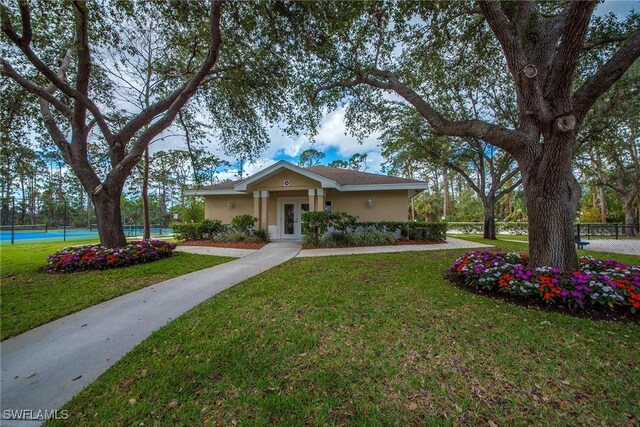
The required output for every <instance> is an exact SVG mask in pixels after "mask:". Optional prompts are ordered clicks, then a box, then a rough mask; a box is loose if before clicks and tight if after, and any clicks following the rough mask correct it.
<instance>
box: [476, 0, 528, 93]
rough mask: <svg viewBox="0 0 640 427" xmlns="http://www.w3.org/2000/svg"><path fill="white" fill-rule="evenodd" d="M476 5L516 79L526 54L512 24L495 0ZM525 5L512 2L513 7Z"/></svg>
mask: <svg viewBox="0 0 640 427" xmlns="http://www.w3.org/2000/svg"><path fill="white" fill-rule="evenodd" d="M478 5H479V6H480V10H482V13H483V14H484V17H485V19H486V20H487V23H488V24H489V27H490V28H491V31H493V33H494V34H495V36H496V38H497V39H498V42H499V43H500V46H502V50H503V52H504V56H505V58H506V60H507V65H508V67H509V70H510V71H511V74H512V75H513V78H514V79H515V80H516V81H517V80H518V74H519V73H520V70H521V69H522V67H523V66H524V65H525V64H526V55H525V53H524V51H523V49H522V46H521V45H520V43H519V40H518V37H517V34H516V32H515V29H514V27H513V25H512V24H511V22H510V21H509V18H508V17H507V15H506V14H505V13H504V11H503V10H502V7H501V6H500V4H499V3H498V2H497V1H494V0H482V1H479V2H478ZM525 6H527V5H526V4H517V3H514V4H513V7H525Z"/></svg>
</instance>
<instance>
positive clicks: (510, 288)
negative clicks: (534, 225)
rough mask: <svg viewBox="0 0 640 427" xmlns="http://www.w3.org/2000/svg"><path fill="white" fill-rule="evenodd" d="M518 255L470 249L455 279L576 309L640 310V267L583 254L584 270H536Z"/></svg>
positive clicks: (459, 263)
mask: <svg viewBox="0 0 640 427" xmlns="http://www.w3.org/2000/svg"><path fill="white" fill-rule="evenodd" d="M527 263H528V257H527V255H526V254H518V253H495V252H480V251H477V252H468V253H466V254H464V255H462V256H461V257H460V258H458V259H457V260H456V261H455V262H454V263H453V264H452V265H451V267H449V270H448V273H449V277H450V278H451V279H453V280H456V279H457V280H456V281H457V282H459V283H462V284H464V285H466V286H471V287H474V288H477V289H484V290H489V291H499V292H502V293H505V294H508V295H512V296H516V297H523V298H527V299H533V300H538V301H540V300H542V301H544V302H546V303H549V304H558V305H560V304H565V305H567V306H568V307H570V308H572V309H586V308H598V307H614V308H624V309H625V310H626V309H627V308H628V309H630V311H631V312H632V313H636V312H637V311H638V310H640V266H629V265H626V264H622V263H619V262H617V261H614V260H606V261H603V260H598V259H594V258H592V257H582V258H581V259H580V267H579V270H578V271H572V272H561V271H560V270H558V269H557V268H553V267H541V268H536V269H530V268H528V267H527Z"/></svg>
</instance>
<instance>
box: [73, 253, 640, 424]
mask: <svg viewBox="0 0 640 427" xmlns="http://www.w3.org/2000/svg"><path fill="white" fill-rule="evenodd" d="M507 243H509V242H507ZM514 245H519V247H518V248H515V247H513V248H512V249H523V248H522V245H521V244H518V243H514ZM504 246H505V247H506V246H509V247H511V245H510V244H505V245H504ZM460 253H462V251H437V252H405V253H396V254H376V255H359V256H346V257H331V258H305V259H294V260H292V261H289V262H287V263H286V264H283V265H281V266H279V267H276V268H274V269H272V270H270V271H268V272H266V273H264V274H261V275H259V276H256V277H254V278H252V279H250V280H247V281H245V282H243V283H241V284H239V285H237V286H235V287H233V288H231V289H229V290H227V291H225V292H223V293H221V294H219V295H218V296H216V297H214V298H212V299H210V300H208V301H206V302H205V303H203V304H201V305H200V306H198V307H196V308H195V309H193V310H191V311H190V312H188V313H187V314H185V315H184V316H182V317H180V318H179V319H177V320H176V321H174V322H172V323H171V324H169V325H167V326H166V327H164V328H162V329H161V330H159V331H157V332H156V333H154V334H153V335H152V336H151V337H150V338H149V339H147V340H146V341H144V342H143V343H142V344H141V345H139V346H138V347H136V348H135V349H134V350H133V351H132V352H131V353H130V354H128V355H127V356H126V357H124V358H123V359H122V360H121V361H119V362H118V363H117V364H116V365H115V366H114V367H112V368H111V369H110V370H109V371H108V372H106V373H105V374H104V375H103V376H101V377H100V378H99V379H98V380H97V381H96V382H95V383H94V384H93V385H91V386H90V387H89V388H87V389H86V390H84V391H83V392H81V393H80V394H79V395H78V396H76V397H75V398H74V399H73V400H72V401H71V402H70V403H69V404H68V405H67V406H66V408H65V409H69V410H70V411H71V412H70V413H71V419H70V420H69V421H67V422H68V423H72V424H74V425H76V424H78V425H83V424H91V425H156V424H158V425H169V424H172V425H200V424H207V425H231V424H236V423H237V424H238V425H273V424H279V425H327V424H329V425H334V424H346V425H354V426H361V425H371V426H375V425H413V424H419V425H435V424H437V425H442V424H445V425H447V424H449V425H455V424H465V425H480V424H484V425H486V424H488V422H489V421H492V422H493V423H496V424H498V425H504V424H514V425H595V424H602V425H633V424H634V423H638V421H639V420H640V406H638V390H640V362H639V361H638V348H640V328H639V327H638V326H637V325H633V324H621V323H605V322H596V321H591V320H587V319H580V318H573V317H569V316H565V315H561V314H558V313H551V312H544V311H535V310H530V309H526V308H523V307H517V306H512V305H509V304H505V303H502V302H500V301H496V300H492V299H487V298H484V297H482V296H479V295H475V294H473V293H469V292H466V291H464V290H461V289H458V288H456V287H453V286H452V285H451V284H449V283H448V282H447V281H446V280H445V279H443V276H442V273H443V271H444V270H446V268H447V267H448V266H449V264H450V263H451V262H452V261H453V259H454V258H455V257H456V256H457V255H459V254H460Z"/></svg>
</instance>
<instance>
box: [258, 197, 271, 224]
mask: <svg viewBox="0 0 640 427" xmlns="http://www.w3.org/2000/svg"><path fill="white" fill-rule="evenodd" d="M260 198H261V199H262V214H261V215H260V228H261V229H263V230H268V229H269V221H268V218H267V205H268V202H269V192H268V191H261V192H260Z"/></svg>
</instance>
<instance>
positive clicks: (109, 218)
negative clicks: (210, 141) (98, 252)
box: [2, 0, 289, 247]
mask: <svg viewBox="0 0 640 427" xmlns="http://www.w3.org/2000/svg"><path fill="white" fill-rule="evenodd" d="M273 8H274V3H268V2H267V3H249V2H228V3H227V2H224V1H215V0H212V1H206V2H183V1H171V0H167V1H164V2H145V1H136V0H128V1H122V2H92V1H84V0H77V1H64V2H45V1H33V2H30V1H28V0H19V1H16V2H15V3H7V4H5V3H3V5H2V34H3V44H2V47H3V49H2V74H3V76H4V77H5V80H8V81H12V82H13V83H14V85H18V86H20V87H21V88H22V89H23V90H24V91H27V92H30V93H31V94H34V95H35V97H34V98H36V99H39V116H40V117H39V119H40V121H41V122H43V123H44V125H45V127H46V130H47V133H48V135H49V137H50V139H51V140H52V141H53V143H54V144H55V145H56V146H57V148H58V149H59V150H60V152H61V153H62V156H63V158H64V160H65V162H66V164H67V165H68V166H69V167H70V168H71V170H72V171H73V173H74V174H75V175H76V176H77V177H78V178H79V179H80V181H81V183H82V185H83V187H84V188H85V189H86V191H87V192H88V193H89V194H90V195H91V198H92V202H93V205H94V206H95V210H96V216H97V221H98V229H99V235H100V241H101V243H102V244H103V245H106V246H111V247H113V246H120V245H123V244H124V243H125V235H124V232H123V229H122V220H121V212H120V199H121V195H122V192H123V188H124V186H125V183H126V181H127V178H128V177H129V176H130V174H131V172H132V169H133V168H134V167H135V166H136V165H137V164H138V163H139V162H140V161H141V159H142V158H143V156H144V154H145V150H146V149H147V148H148V145H149V144H150V143H151V141H153V140H154V138H156V137H158V136H159V135H161V134H162V133H163V132H165V131H167V129H168V128H169V127H170V126H172V125H173V123H174V120H177V119H178V116H179V114H180V112H181V111H183V110H184V109H185V108H186V107H192V108H193V110H192V111H195V112H196V114H199V115H200V116H202V117H204V119H203V120H206V121H207V124H208V125H209V126H210V127H211V128H212V131H211V132H212V133H213V134H214V136H217V137H218V140H219V141H221V142H222V149H223V150H224V151H225V152H226V153H227V154H236V153H241V154H242V156H244V157H246V158H248V159H252V158H254V157H255V155H256V153H258V152H259V151H260V150H261V149H262V148H263V147H264V146H265V145H266V143H267V142H268V133H267V129H266V125H268V124H269V123H274V122H276V120H277V119H278V118H279V117H280V114H281V113H283V112H284V114H286V112H287V111H288V104H287V101H286V99H287V97H288V96H289V93H288V92H287V91H285V90H282V87H285V86H287V85H288V82H287V76H286V74H284V73H282V72H280V71H281V70H284V69H285V68H286V67H285V65H286V63H285V60H284V55H282V54H281V51H282V50H283V44H285V40H284V39H283V38H282V37H281V36H280V33H281V32H282V31H283V29H282V28H281V25H280V24H281V23H283V22H281V21H280V20H279V18H278V13H277V12H274V10H273ZM150 11H152V12H153V13H154V25H155V27H154V31H155V34H154V37H156V39H157V40H160V41H161V42H162V43H160V44H159V47H158V48H159V50H158V52H157V55H154V59H153V61H150V60H149V58H145V55H146V54H148V52H145V49H139V48H140V46H141V45H142V46H143V47H144V43H137V44H136V43H133V41H132V40H131V37H125V35H126V34H127V32H129V33H130V32H131V29H132V28H135V27H136V26H139V24H140V22H144V17H145V14H149V13H150ZM223 41H224V43H223ZM116 62H117V66H116V65H115V64H116ZM136 64H137V65H140V64H142V65H143V66H142V68H140V67H135V66H134V65H136ZM136 68H137V69H142V71H144V73H142V74H145V75H144V76H142V77H144V78H143V80H145V81H146V82H145V81H141V82H139V81H137V80H139V79H136V75H137V74H140V73H136V72H132V71H131V69H136ZM138 71H139V70H138ZM146 72H149V73H152V74H153V76H152V77H151V76H146ZM147 77H149V78H147ZM123 82H124V83H126V84H129V85H130V86H131V87H130V89H131V90H130V91H129V96H135V93H136V92H140V93H141V94H142V95H143V98H144V99H142V101H143V102H127V100H126V96H127V93H124V92H122V91H120V92H118V91H119V90H121V88H122V87H123V86H126V84H125V85H123ZM150 82H151V83H153V85H154V89H153V91H144V88H145V87H149V84H146V83H150ZM158 82H159V83H158ZM156 83H158V84H156ZM145 84H146V86H145ZM141 90H142V91H141ZM132 93H133V94H134V95H131V94H132ZM118 94H119V95H120V96H119V97H118V96H116V95H118ZM123 95H124V99H122V98H123ZM146 95H148V96H146ZM188 103H189V104H188ZM184 117H188V116H183V118H184ZM182 121H183V122H184V120H182ZM94 143H101V145H102V146H103V147H105V148H106V151H108V158H109V168H108V170H107V171H106V173H100V172H99V171H98V169H97V165H96V164H95V162H94V161H93V159H92V158H91V156H90V153H89V147H90V146H91V145H92V144H94Z"/></svg>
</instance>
